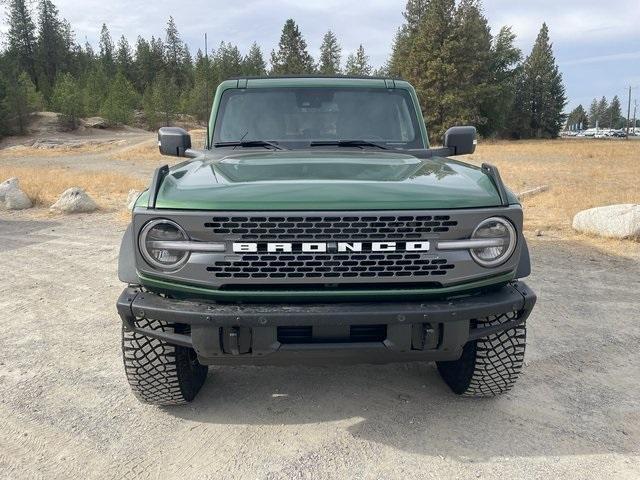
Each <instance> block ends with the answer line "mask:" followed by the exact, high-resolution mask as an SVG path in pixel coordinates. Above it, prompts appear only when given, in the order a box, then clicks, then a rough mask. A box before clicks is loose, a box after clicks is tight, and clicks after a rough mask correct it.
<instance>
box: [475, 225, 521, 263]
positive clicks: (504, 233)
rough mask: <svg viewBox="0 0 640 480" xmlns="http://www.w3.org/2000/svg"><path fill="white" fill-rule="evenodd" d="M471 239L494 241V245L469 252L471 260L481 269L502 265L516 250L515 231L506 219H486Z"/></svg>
mask: <svg viewBox="0 0 640 480" xmlns="http://www.w3.org/2000/svg"><path fill="white" fill-rule="evenodd" d="M471 238H473V239H477V240H481V239H482V240H495V242H494V243H495V245H491V246H486V247H482V248H473V249H471V250H470V252H471V256H472V257H473V259H474V260H475V261H476V262H477V263H478V264H480V265H482V266H483V267H497V266H498V265H502V264H503V263H504V262H506V261H507V260H508V259H509V257H510V256H511V254H512V253H513V251H514V250H515V248H516V229H515V228H514V227H513V225H512V224H511V222H510V221H509V220H507V219H506V218H500V217H492V218H487V219H486V220H484V221H482V222H481V223H480V225H478V226H477V227H476V229H475V230H474V232H473V234H472V235H471Z"/></svg>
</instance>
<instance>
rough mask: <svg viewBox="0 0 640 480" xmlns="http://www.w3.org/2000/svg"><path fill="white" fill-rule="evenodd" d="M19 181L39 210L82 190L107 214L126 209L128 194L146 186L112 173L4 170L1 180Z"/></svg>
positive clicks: (64, 169) (61, 170) (1, 173)
mask: <svg viewBox="0 0 640 480" xmlns="http://www.w3.org/2000/svg"><path fill="white" fill-rule="evenodd" d="M11 177H18V178H19V179H20V188H22V190H24V192H25V193H26V194H27V195H28V196H29V198H31V200H32V201H33V202H34V204H35V205H36V206H40V207H49V206H51V205H52V204H53V203H55V201H56V200H57V199H58V197H59V196H60V194H61V193H62V192H64V191H65V190H66V189H67V188H70V187H80V188H83V189H84V190H85V191H86V192H87V193H88V194H89V195H90V196H91V197H92V198H93V199H94V200H95V201H96V202H97V203H98V205H99V206H100V208H101V209H104V210H120V209H123V208H124V207H125V203H126V200H127V194H128V193H129V190H131V189H136V190H142V189H144V188H146V182H145V181H142V180H137V179H135V178H131V177H129V176H126V175H122V174H119V173H112V172H91V171H80V170H72V169H68V168H38V167H1V166H0V178H3V179H6V178H11Z"/></svg>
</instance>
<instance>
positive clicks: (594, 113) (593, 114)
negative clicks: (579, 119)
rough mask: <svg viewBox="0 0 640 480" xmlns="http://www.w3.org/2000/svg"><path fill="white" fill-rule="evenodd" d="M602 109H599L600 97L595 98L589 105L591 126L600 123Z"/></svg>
mask: <svg viewBox="0 0 640 480" xmlns="http://www.w3.org/2000/svg"><path fill="white" fill-rule="evenodd" d="M600 120H601V119H600V111H599V110H598V99H597V98H594V99H593V101H592V102H591V106H590V107H589V125H591V128H595V127H596V125H600Z"/></svg>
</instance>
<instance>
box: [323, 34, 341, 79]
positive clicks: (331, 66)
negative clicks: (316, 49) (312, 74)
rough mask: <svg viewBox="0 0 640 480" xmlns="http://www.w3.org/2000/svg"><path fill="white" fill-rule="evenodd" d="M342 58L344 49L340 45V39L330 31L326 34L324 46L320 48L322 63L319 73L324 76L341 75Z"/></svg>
mask: <svg viewBox="0 0 640 480" xmlns="http://www.w3.org/2000/svg"><path fill="white" fill-rule="evenodd" d="M341 58H342V47H341V46H340V44H339V43H338V38H337V37H336V36H335V34H334V33H333V32H332V31H331V30H329V31H328V32H327V33H325V34H324V37H323V39H322V45H321V46H320V63H319V64H318V72H320V73H321V74H322V75H338V74H339V73H340V61H341Z"/></svg>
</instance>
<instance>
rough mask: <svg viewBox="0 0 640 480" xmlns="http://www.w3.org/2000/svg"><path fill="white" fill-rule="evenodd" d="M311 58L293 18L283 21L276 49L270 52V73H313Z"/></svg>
mask: <svg viewBox="0 0 640 480" xmlns="http://www.w3.org/2000/svg"><path fill="white" fill-rule="evenodd" d="M313 71H314V66H313V58H312V57H311V55H310V54H309V52H308V51H307V42H306V41H305V40H304V38H303V37H302V33H300V29H299V28H298V25H296V22H294V21H293V19H291V18H290V19H289V20H287V21H286V22H285V24H284V27H283V28H282V35H281V36H280V42H279V43H278V51H277V52H276V51H275V50H274V51H272V52H271V75H304V74H310V73H313Z"/></svg>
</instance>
